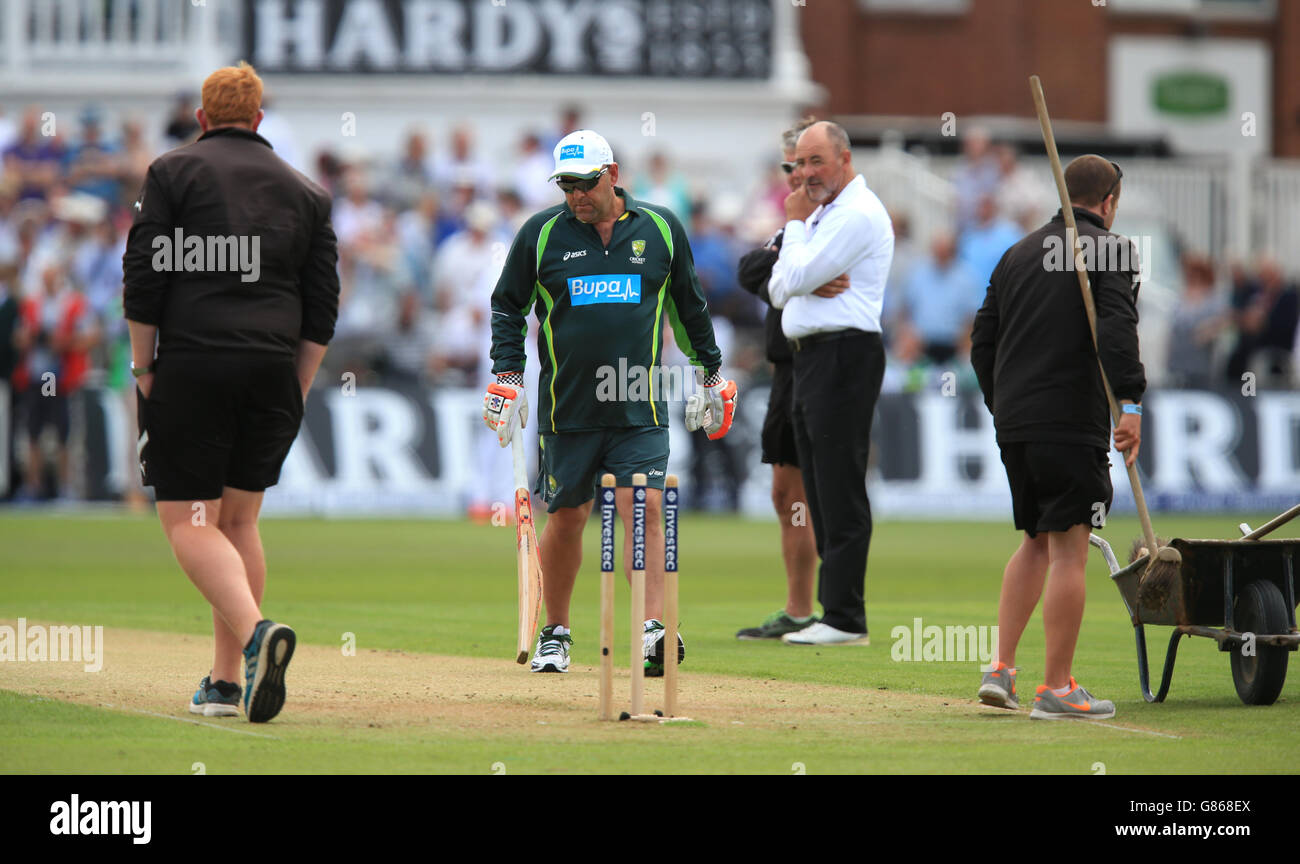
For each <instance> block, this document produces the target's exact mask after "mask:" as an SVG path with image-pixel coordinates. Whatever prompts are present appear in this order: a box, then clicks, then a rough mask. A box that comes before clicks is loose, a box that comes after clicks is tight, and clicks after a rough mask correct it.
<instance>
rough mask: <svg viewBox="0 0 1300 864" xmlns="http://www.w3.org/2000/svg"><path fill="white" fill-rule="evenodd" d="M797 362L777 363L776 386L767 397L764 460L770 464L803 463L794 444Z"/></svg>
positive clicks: (764, 417)
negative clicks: (800, 461) (793, 416)
mask: <svg viewBox="0 0 1300 864" xmlns="http://www.w3.org/2000/svg"><path fill="white" fill-rule="evenodd" d="M793 408H794V364H793V363H774V364H773V368H772V389H771V390H770V391H769V394H768V397H767V414H765V415H764V416H763V434H762V438H761V441H762V447H763V462H764V463H765V464H767V465H793V466H795V467H796V468H797V467H799V452H798V450H796V449H795V444H794V421H793V420H791V411H792V410H793Z"/></svg>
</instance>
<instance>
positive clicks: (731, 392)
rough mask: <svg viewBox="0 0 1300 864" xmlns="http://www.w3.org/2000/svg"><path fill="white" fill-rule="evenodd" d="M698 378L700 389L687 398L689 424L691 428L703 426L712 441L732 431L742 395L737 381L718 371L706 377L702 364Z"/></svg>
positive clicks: (701, 427) (687, 422)
mask: <svg viewBox="0 0 1300 864" xmlns="http://www.w3.org/2000/svg"><path fill="white" fill-rule="evenodd" d="M695 381H696V383H697V384H698V385H699V387H700V389H699V390H697V391H696V392H694V393H692V394H691V396H690V398H689V399H687V400H686V428H687V430H688V431H691V432H694V431H695V430H696V429H703V430H704V431H705V433H706V434H707V435H708V436H709V440H710V441H717V440H718V439H719V438H721V437H723V436H724V435H726V434H727V433H728V432H730V431H731V421H732V419H733V418H734V417H735V415H736V402H737V400H738V398H739V397H738V395H737V392H736V382H735V381H726V380H724V379H723V377H722V375H721V374H720V373H718V372H714V373H713V374H712V375H710V376H708V377H707V378H705V377H704V370H703V369H700V368H698V367H697V368H696V370H695Z"/></svg>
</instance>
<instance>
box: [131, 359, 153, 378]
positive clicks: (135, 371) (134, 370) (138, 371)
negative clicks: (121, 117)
mask: <svg viewBox="0 0 1300 864" xmlns="http://www.w3.org/2000/svg"><path fill="white" fill-rule="evenodd" d="M152 371H153V363H150V364H149V365H148V366H144V367H140V366H137V365H135V361H132V362H131V375H132V376H134V377H136V378H143V377H144V376H146V375H148V374H149V373H150V372H152Z"/></svg>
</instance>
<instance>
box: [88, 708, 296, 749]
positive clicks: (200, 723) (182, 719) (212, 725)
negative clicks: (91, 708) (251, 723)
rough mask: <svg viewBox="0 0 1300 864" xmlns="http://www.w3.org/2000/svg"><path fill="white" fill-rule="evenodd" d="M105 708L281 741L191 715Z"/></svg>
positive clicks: (271, 736) (272, 736)
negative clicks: (182, 715) (177, 715)
mask: <svg viewBox="0 0 1300 864" xmlns="http://www.w3.org/2000/svg"><path fill="white" fill-rule="evenodd" d="M100 704H101V705H103V706H104V707H105V708H113V709H115V710H117V711H130V712H132V713H135V714H145V715H147V716H149V717H161V718H162V719H164V720H179V721H180V722H182V723H193V724H194V725H195V726H206V727H208V728H209V729H220V730H221V731H222V732H234V733H236V734H238V735H252V736H253V737H254V738H270V739H271V740H272V741H279V740H280V739H279V738H276V737H275V736H274V735H265V734H263V733H261V732H250V731H248V730H247V729H232V728H231V727H229V726H218V725H217V724H216V723H204V722H203V721H202V720H195V719H193V718H191V717H175V716H173V715H171V714H158V713H156V712H154V711H144V710H142V709H140V708H127V707H126V706H125V705H110V704H109V703H107V702H101V703H100Z"/></svg>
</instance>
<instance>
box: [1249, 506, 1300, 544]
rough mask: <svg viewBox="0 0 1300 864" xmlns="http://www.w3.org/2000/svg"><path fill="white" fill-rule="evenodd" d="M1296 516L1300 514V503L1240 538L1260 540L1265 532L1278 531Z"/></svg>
mask: <svg viewBox="0 0 1300 864" xmlns="http://www.w3.org/2000/svg"><path fill="white" fill-rule="evenodd" d="M1296 516H1300V504H1297V505H1295V506H1294V507H1292V508H1291V509H1290V510H1288V511H1286V512H1285V513H1283V514H1282V515H1280V516H1275V517H1273V518H1272V519H1270V520H1268V521H1267V522H1265V523H1264V524H1263V525H1261V526H1259V527H1258V528H1256V529H1255V530H1254V531H1251V532H1250V533H1249V534H1247V535H1246V536H1245V537H1242V538H1240V540H1258V539H1259V538H1261V537H1263V536H1264V535H1265V534H1271V533H1273V532H1274V531H1276V530H1277V529H1278V528H1281V527H1282V526H1283V525H1285V524H1286V523H1288V522H1290V521H1291V520H1292V519H1294V518H1295V517H1296Z"/></svg>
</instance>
